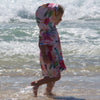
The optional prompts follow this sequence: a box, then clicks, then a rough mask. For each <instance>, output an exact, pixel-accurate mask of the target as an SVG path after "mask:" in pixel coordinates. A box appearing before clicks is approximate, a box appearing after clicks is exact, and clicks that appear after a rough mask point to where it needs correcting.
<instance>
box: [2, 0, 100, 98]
mask: <svg viewBox="0 0 100 100" xmlns="http://www.w3.org/2000/svg"><path fill="white" fill-rule="evenodd" d="M47 2H54V3H58V4H61V5H62V6H63V7H64V10H65V12H64V16H63V19H62V22H61V23H60V24H59V25H58V26H57V29H58V32H59V35H60V39H61V45H62V52H63V57H64V61H65V64H66V66H67V70H66V71H64V72H62V78H61V80H60V81H59V82H57V84H56V85H55V88H54V92H57V93H58V94H59V95H60V96H73V97H76V98H77V97H80V98H81V97H82V98H84V99H86V100H97V99H98V100H99V98H100V79H99V78H100V0H63V1H62V0H0V100H27V98H30V100H36V99H34V98H33V97H32V95H33V94H32V87H31V86H30V82H31V81H33V80H36V79H39V78H40V77H42V75H41V69H40V63H39V48H38V35H39V29H38V27H37V24H36V21H35V16H34V13H35V11H36V9H37V7H38V6H39V5H41V4H43V3H47ZM62 86H63V87H62ZM61 89H62V90H61ZM43 90H44V86H41V87H40V90H39V95H40V96H42V93H41V92H43ZM60 90H61V91H60ZM26 96H27V97H26ZM25 97H26V98H25ZM43 100H44V98H43ZM46 100H47V98H46ZM48 100H49V99H48ZM50 100H51V99H50ZM61 100H62V99H61ZM68 100H69V99H68ZM70 100H71V99H70ZM75 100H76V99H75Z"/></svg>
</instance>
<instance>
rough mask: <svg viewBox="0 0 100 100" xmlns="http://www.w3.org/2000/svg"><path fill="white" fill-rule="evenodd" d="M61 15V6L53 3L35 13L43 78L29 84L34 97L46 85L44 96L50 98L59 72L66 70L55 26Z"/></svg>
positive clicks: (62, 11)
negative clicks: (38, 30)
mask: <svg viewBox="0 0 100 100" xmlns="http://www.w3.org/2000/svg"><path fill="white" fill-rule="evenodd" d="M63 13H64V10H63V8H62V6H61V5H57V4H54V3H47V4H43V5H42V6H40V7H39V8H38V9H37V11H36V21H37V24H38V26H39V29H40V34H39V48H40V64H41V69H42V73H43V76H44V77H43V78H42V79H39V80H37V81H33V82H31V86H33V93H34V96H35V97H37V90H38V88H39V86H40V85H43V84H47V87H46V91H45V95H47V96H52V95H53V94H52V89H53V87H54V84H55V82H56V81H58V80H59V79H60V77H61V74H60V72H61V71H63V70H65V69H66V66H65V64H64V61H63V56H62V51H61V45H60V39H59V34H58V32H57V29H56V25H58V24H59V22H60V21H61V20H62V19H61V18H62V15H63Z"/></svg>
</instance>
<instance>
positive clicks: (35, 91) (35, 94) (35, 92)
mask: <svg viewBox="0 0 100 100" xmlns="http://www.w3.org/2000/svg"><path fill="white" fill-rule="evenodd" d="M37 92H38V87H37V86H34V87H33V93H34V97H37Z"/></svg>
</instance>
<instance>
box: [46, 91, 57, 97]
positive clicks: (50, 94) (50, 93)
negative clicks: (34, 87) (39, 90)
mask: <svg viewBox="0 0 100 100" xmlns="http://www.w3.org/2000/svg"><path fill="white" fill-rule="evenodd" d="M44 95H47V96H48V97H54V96H56V94H54V93H52V92H45V93H44Z"/></svg>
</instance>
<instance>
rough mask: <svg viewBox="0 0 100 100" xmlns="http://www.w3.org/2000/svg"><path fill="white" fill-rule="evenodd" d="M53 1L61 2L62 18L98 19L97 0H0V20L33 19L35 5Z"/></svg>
mask: <svg viewBox="0 0 100 100" xmlns="http://www.w3.org/2000/svg"><path fill="white" fill-rule="evenodd" d="M48 2H54V3H58V4H61V5H62V6H63V7H64V9H65V13H64V20H74V19H82V18H83V19H84V18H85V19H91V18H92V19H100V1H99V0H97V1H96V0H63V2H62V0H59V1H58V0H46V1H44V0H40V1H39V0H2V1H0V22H4V21H5V22H6V21H7V22H9V21H10V19H12V18H16V17H21V18H26V19H34V13H35V10H36V9H37V7H38V6H39V5H41V4H43V3H48Z"/></svg>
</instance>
